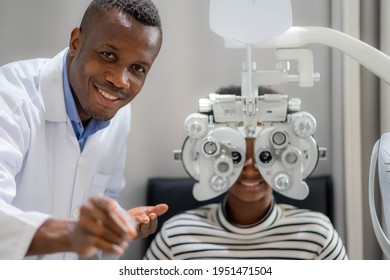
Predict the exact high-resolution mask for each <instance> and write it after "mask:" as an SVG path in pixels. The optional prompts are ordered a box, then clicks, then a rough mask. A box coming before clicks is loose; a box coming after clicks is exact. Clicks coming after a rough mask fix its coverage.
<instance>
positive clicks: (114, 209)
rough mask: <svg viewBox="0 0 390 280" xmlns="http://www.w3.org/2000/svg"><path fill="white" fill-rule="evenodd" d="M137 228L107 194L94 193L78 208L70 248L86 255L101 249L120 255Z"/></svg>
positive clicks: (134, 235)
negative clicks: (78, 214) (100, 195)
mask: <svg viewBox="0 0 390 280" xmlns="http://www.w3.org/2000/svg"><path fill="white" fill-rule="evenodd" d="M136 237H137V231H136V229H135V228H134V227H133V225H131V224H130V223H128V222H127V219H126V217H125V216H124V215H123V213H121V211H120V207H119V205H118V204H117V203H116V202H115V201H114V200H112V199H110V198H107V197H93V198H91V199H90V200H89V201H88V203H86V204H84V205H83V206H82V207H81V209H80V219H79V221H78V223H77V224H76V227H75V230H74V234H73V235H72V239H71V241H72V242H71V244H72V251H74V252H76V253H78V254H79V255H80V256H84V257H89V256H92V255H94V254H95V253H96V251H97V250H102V251H104V252H107V253H113V254H116V255H118V256H120V255H122V254H123V253H124V252H125V250H126V248H127V246H128V242H129V241H130V240H132V239H135V238H136Z"/></svg>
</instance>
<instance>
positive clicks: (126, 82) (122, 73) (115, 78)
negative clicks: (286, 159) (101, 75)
mask: <svg viewBox="0 0 390 280" xmlns="http://www.w3.org/2000/svg"><path fill="white" fill-rule="evenodd" d="M106 79H107V80H108V81H109V82H111V83H112V84H113V85H114V86H115V87H116V88H120V89H129V88H130V73H129V70H128V69H127V68H123V69H119V70H117V71H115V72H111V73H110V74H109V75H107V77H106Z"/></svg>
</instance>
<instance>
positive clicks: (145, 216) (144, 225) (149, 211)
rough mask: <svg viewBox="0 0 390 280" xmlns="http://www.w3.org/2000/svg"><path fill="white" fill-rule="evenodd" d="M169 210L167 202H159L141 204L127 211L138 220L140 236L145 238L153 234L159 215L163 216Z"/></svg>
mask: <svg viewBox="0 0 390 280" xmlns="http://www.w3.org/2000/svg"><path fill="white" fill-rule="evenodd" d="M167 210H168V205H167V204H164V203H162V204H158V205H155V206H139V207H136V208H132V209H130V210H128V211H127V213H128V214H129V215H131V216H132V217H133V218H134V219H135V221H136V222H137V224H138V226H137V231H138V238H145V237H147V236H149V235H150V234H153V233H154V232H155V231H156V229H157V225H158V219H157V217H158V216H161V215H162V214H164V213H165V212H167Z"/></svg>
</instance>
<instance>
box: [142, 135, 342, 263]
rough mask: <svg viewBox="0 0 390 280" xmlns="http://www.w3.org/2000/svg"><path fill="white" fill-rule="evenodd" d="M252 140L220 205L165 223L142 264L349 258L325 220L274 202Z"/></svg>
mask: <svg viewBox="0 0 390 280" xmlns="http://www.w3.org/2000/svg"><path fill="white" fill-rule="evenodd" d="M254 141H255V139H254V138H246V145H247V150H246V161H245V164H244V168H243V170H242V172H241V174H240V176H239V178H238V180H237V181H236V182H235V184H234V185H233V186H232V187H231V188H230V189H229V190H228V191H227V192H226V194H225V197H224V199H223V201H222V203H217V204H209V205H206V206H202V207H200V208H197V209H193V210H189V211H186V212H183V213H180V214H177V215H176V216H174V217H172V218H171V219H169V220H168V221H167V222H165V223H164V224H163V226H162V228H161V230H160V231H159V232H158V234H157V235H156V237H155V239H154V240H153V242H152V243H151V245H150V247H149V249H148V250H147V252H146V254H145V256H144V259H148V260H152V259H161V260H163V259H171V260H188V259H291V260H293V259H294V260H296V259H300V260H311V259H319V260H325V259H330V260H346V259H348V255H347V253H346V250H345V247H344V245H343V242H342V240H341V239H340V237H339V235H338V233H337V232H336V230H335V229H334V227H333V225H332V224H331V222H330V220H329V218H328V217H327V216H325V215H324V214H322V213H319V212H314V211H310V210H305V209H298V208H296V207H294V206H290V205H286V204H278V203H276V202H275V200H274V196H273V192H272V188H271V187H270V186H269V185H268V184H267V183H266V182H265V181H264V179H263V178H262V176H261V174H260V173H259V170H258V169H257V168H256V166H255V160H254V158H253V156H254Z"/></svg>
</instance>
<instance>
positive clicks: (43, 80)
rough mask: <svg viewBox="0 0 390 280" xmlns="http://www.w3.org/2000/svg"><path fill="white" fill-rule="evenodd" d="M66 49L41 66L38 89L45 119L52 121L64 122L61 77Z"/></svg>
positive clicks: (64, 112)
mask: <svg viewBox="0 0 390 280" xmlns="http://www.w3.org/2000/svg"><path fill="white" fill-rule="evenodd" d="M65 52H66V50H63V51H62V52H60V53H59V54H57V55H56V56H55V57H54V58H52V59H49V60H47V61H46V62H45V63H44V64H43V66H42V68H41V73H40V79H39V88H38V90H39V91H40V92H41V94H42V98H43V102H44V106H45V112H46V114H45V119H46V120H48V121H53V122H65V121H66V118H67V114H66V108H65V99H64V90H63V85H62V83H63V79H62V60H63V57H64V55H65Z"/></svg>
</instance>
